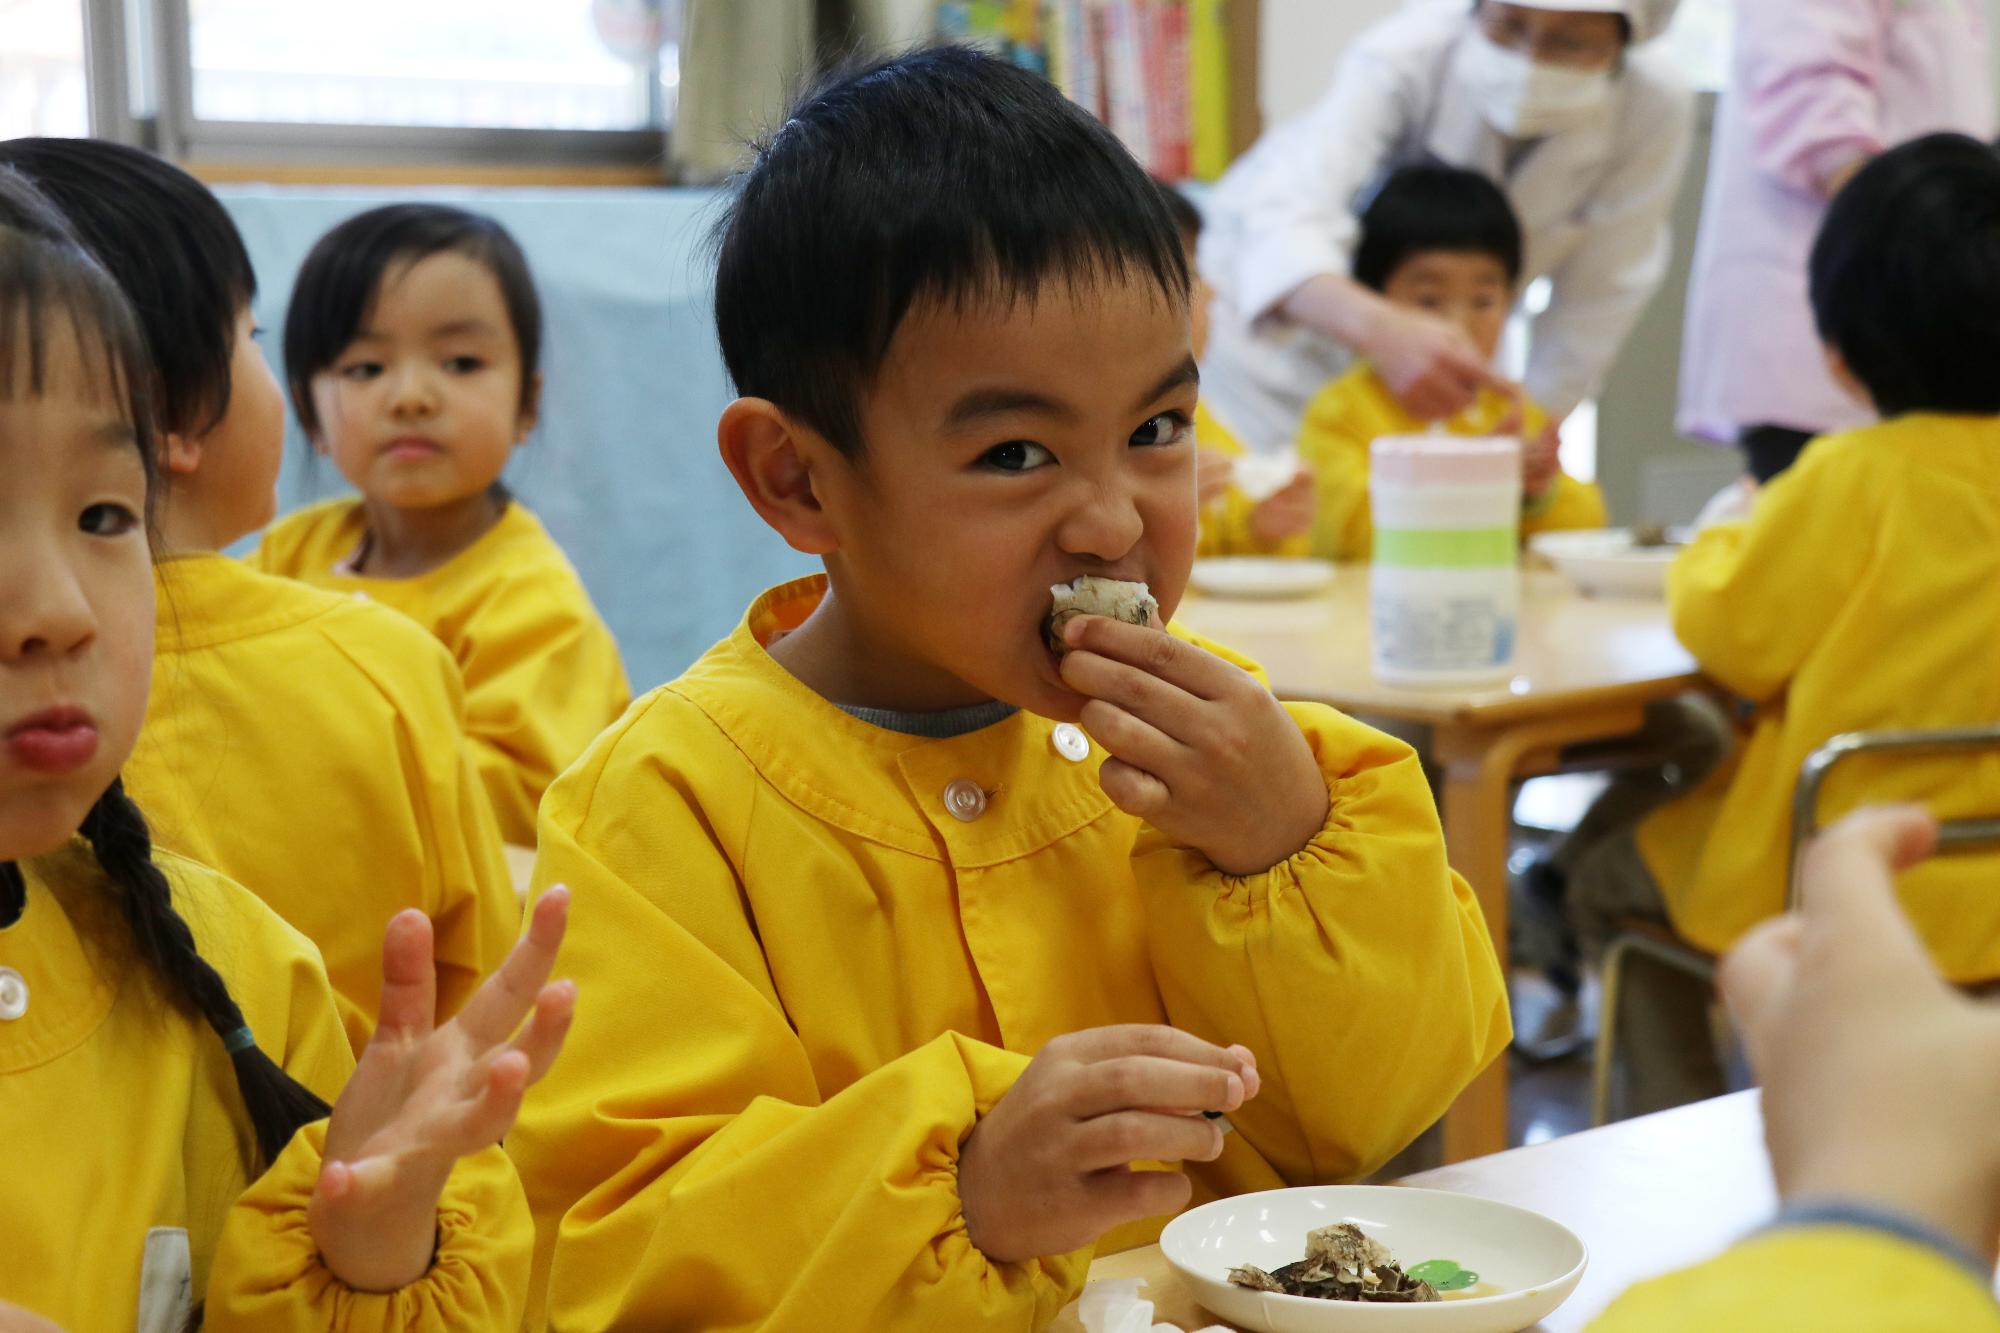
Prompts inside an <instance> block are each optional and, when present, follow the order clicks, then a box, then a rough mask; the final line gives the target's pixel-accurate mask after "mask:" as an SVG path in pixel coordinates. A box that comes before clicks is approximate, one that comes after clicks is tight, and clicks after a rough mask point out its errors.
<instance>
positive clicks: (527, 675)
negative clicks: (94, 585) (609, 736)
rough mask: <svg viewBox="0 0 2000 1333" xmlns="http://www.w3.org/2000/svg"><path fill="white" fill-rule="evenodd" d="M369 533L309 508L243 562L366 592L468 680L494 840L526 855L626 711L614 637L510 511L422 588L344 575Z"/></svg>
mask: <svg viewBox="0 0 2000 1333" xmlns="http://www.w3.org/2000/svg"><path fill="white" fill-rule="evenodd" d="M367 526H368V519H367V514H366V513H365V512H364V511H363V509H362V507H361V503H360V501H358V500H334V501H329V502H328V503H326V504H321V505H315V506H313V507H311V508H309V509H304V510H301V511H300V512H298V513H296V514H292V515H290V516H288V517H286V518H283V519H280V520H279V521H278V522H277V523H275V524H273V525H272V526H271V528H270V530H269V531H267V532H266V533H265V534H264V539H263V542H262V544H261V545H260V546H259V547H258V548H257V552H256V554H255V555H254V556H252V557H251V560H252V562H253V563H254V564H255V565H256V566H257V567H258V568H260V569H263V570H265V571H267V572H269V573H272V574H281V575H284V576H285V577H287V578H294V579H303V580H304V581H305V582H307V583H311V584H315V585H317V586H319V587H322V588H332V589H334V590H335V591H338V592H363V593H366V594H368V596H370V597H372V598H374V599H375V600H376V601H378V602H382V603H385V604H387V605H389V606H393V607H395V608H396V609H397V610H398V611H401V612H403V613H404V614H405V615H408V616H409V617H411V618H412V619H413V620H415V621H416V622H417V623H418V624H419V625H422V626H423V627H424V628H425V629H427V630H429V631H430V632H431V633H432V634H435V635H436V636H437V637H438V638H439V639H440V640H442V641H443V643H444V646H445V647H447V648H449V649H450V650H451V655H452V656H453V657H454V658H456V659H458V666H459V670H460V671H462V672H463V673H464V674H465V711H466V730H467V731H468V732H469V733H470V734H471V737H472V751H473V759H474V761H475V762H476V763H477V764H478V766H479V775H480V779H481V781H483V782H484V783H485V784H486V794H487V796H488V797H489V798H490V799H491V800H492V802H493V812H494V814H495V815H496V816H497V817H498V818H499V821H500V835H501V836H502V837H503V838H505V839H506V840H507V841H508V842H512V843H521V844H526V845H532V844H533V843H534V841H535V807H536V806H537V805H539V804H540V803H541V799H542V793H543V792H544V791H546V790H547V789H548V785H549V783H551V782H553V781H555V776H556V774H558V773H560V772H562V771H563V770H564V769H565V768H568V767H569V766H570V764H571V763H572V762H573V761H574V760H575V759H576V757H577V756H578V755H580V754H582V753H583V749H584V747H585V746H586V745H588V744H590V741H591V738H592V737H594V736H595V735H597V733H598V732H600V731H602V730H603V729H604V728H605V727H607V726H609V725H610V724H611V723H612V722H613V721H614V720H615V719H616V718H617V717H618V715H619V714H620V713H621V712H623V711H624V710H625V705H626V704H627V703H629V702H631V698H632V687H631V686H630V685H629V684H628V683H627V682H626V679H625V667H624V664H623V663H622V662H620V661H619V658H618V644H617V643H616V641H614V640H613V639H612V637H611V630H610V629H609V628H608V627H607V626H606V625H605V623H604V620H603V618H602V617H600V616H599V615H598V614H597V608H596V607H594V606H592V605H591V602H590V594H589V593H587V592H585V591H584V588H583V580H582V579H580V578H578V577H577V574H576V570H575V569H574V568H573V567H572V566H571V565H570V563H569V558H568V557H567V556H565V555H564V554H563V553H562V548H561V547H559V546H557V545H556V544H555V541H554V539H553V538H551V537H550V536H549V534H548V529H546V528H544V527H543V526H542V524H541V520H540V519H538V518H536V517H535V516H534V515H533V514H532V513H530V512H529V511H528V508H527V506H525V505H523V504H522V503H521V502H520V501H518V500H511V501H509V502H508V504H507V507H506V509H504V510H503V511H502V512H501V514H500V521H499V522H497V523H495V524H494V525H493V527H492V528H491V529H489V530H488V531H487V532H486V534H485V535H484V536H482V537H480V539H479V540H478V541H476V542H474V543H473V544H472V545H470V546H468V547H466V548H465V549H464V550H463V551H460V552H459V553H458V554H457V555H455V556H453V557H452V558H451V559H450V560H447V561H446V562H445V563H444V564H442V565H439V566H438V567H437V568H436V569H433V570H431V571H430V572H429V573H427V574H421V575H418V576H417V577H416V578H409V579H388V578H372V577H364V576H361V575H356V574H348V573H344V572H342V571H343V569H344V568H345V563H346V561H347V560H348V558H349V557H351V556H352V555H353V554H354V552H355V550H356V548H358V547H359V546H360V545H361V539H362V536H363V534H364V533H365V532H366V530H367Z"/></svg>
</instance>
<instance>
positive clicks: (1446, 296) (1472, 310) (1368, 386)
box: [1299, 166, 1604, 560]
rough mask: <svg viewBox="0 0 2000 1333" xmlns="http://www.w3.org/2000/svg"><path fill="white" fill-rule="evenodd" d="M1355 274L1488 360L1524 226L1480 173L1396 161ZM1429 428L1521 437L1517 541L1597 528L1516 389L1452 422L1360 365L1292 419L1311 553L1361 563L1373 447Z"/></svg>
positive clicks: (1512, 289) (1533, 410)
mask: <svg viewBox="0 0 2000 1333" xmlns="http://www.w3.org/2000/svg"><path fill="white" fill-rule="evenodd" d="M1354 279H1355V281H1356V282H1359V283H1361V284H1362V285H1363V286H1365V287H1369V288H1372V289H1374V290H1375V291H1378V292H1380V293H1382V295H1383V296H1385V297H1386V298H1388V299H1389V300H1390V301H1393V302H1395V303H1396V304H1397V305H1406V306H1414V307H1416V308H1418V309H1421V310H1427V311H1430V312H1431V313H1432V314H1435V315H1439V316H1441V317H1443V318H1445V319H1448V320H1450V321H1451V322H1452V323H1454V324H1456V325H1458V326H1459V327H1460V328H1461V329H1463V330H1464V331H1465V333H1466V335H1467V336H1468V337H1470V338H1471V339H1472V341H1473V343H1474V344H1475V345H1476V346H1477V347H1478V348H1479V350H1480V351H1481V352H1482V353H1484V354H1485V356H1486V359H1487V360H1488V361H1489V362H1490V361H1492V359H1493V357H1494V354H1495V353H1496V352H1497V351H1498V350H1499V347H1500V336H1501V334H1502V333H1503V332H1505V330H1506V327H1507V316H1508V313H1509V312H1510V311H1511V310H1512V309H1513V308H1514V299H1515V296H1516V294H1517V290H1516V289H1517V288H1518V287H1519V285H1520V280H1521V224H1520V222H1519V220H1518V219H1516V218H1515V216H1514V208H1513V205H1511V204H1509V203H1508V202H1507V196H1506V195H1505V194H1504V193H1503V192H1502V191H1501V189H1500V187H1499V186H1497V185H1495V184H1494V183H1493V182H1492V181H1490V180H1488V179H1487V178H1486V177H1484V176H1482V175H1480V174H1479V173H1478V172H1476V171H1466V170H1462V169H1460V168H1458V167H1446V166H1408V167H1402V168H1400V169H1398V170H1397V171H1395V172H1393V173H1392V174H1391V175H1390V176H1389V177H1388V179H1387V180H1386V181H1384V182H1383V184H1382V188H1381V190H1380V191H1379V192H1378V193H1377V194H1376V196H1375V199H1374V202H1372V203H1371V204H1369V206H1368V208H1367V210H1366V211H1365V212H1364V213H1363V214H1362V215H1361V241H1360V244H1359V245H1358V246H1357V247H1356V248H1355V251H1354ZM1510 387H1511V386H1510ZM1435 429H1442V430H1446V431H1449V432H1450V433H1451V434H1453V435H1468V436H1471V435H1519V436H1520V437H1521V442H1522V448H1523V458H1522V462H1523V470H1522V478H1523V488H1522V496H1521V533H1522V535H1523V536H1524V537H1525V536H1527V535H1529V534H1532V533H1536V532H1553V531H1557V530H1559V529H1564V528H1601V527H1603V526H1604V496H1603V494H1602V493H1601V492H1599V490H1598V489H1597V487H1596V486H1594V485H1592V484H1590V483H1588V482H1583V481H1578V480H1577V479H1576V478H1574V477H1572V476H1570V475H1568V474H1567V473H1565V472H1564V471H1562V468H1561V466H1560V464H1559V463H1558V462H1557V460H1556V440H1555V432H1554V431H1553V430H1552V429H1550V425H1549V421H1548V417H1547V416H1546V415H1545V414H1544V413H1543V411H1542V410H1541V408H1539V407H1537V406H1535V404H1533V403H1531V402H1529V401H1528V400H1527V399H1526V398H1524V397H1522V396H1521V394H1520V391H1519V390H1518V389H1515V390H1512V392H1511V393H1507V392H1502V391H1501V389H1500V388H1499V387H1492V386H1489V387H1488V388H1486V389H1483V390H1481V392H1480V395H1479V399H1478V401H1477V402H1475V403H1474V404H1473V405H1472V406H1471V407H1470V408H1468V409H1466V410H1465V411H1464V412H1462V413H1460V414H1459V415H1458V416H1456V417H1453V418H1451V419H1450V420H1449V421H1444V422H1437V423H1432V422H1425V421H1419V420H1418V419H1417V418H1415V417H1413V416H1411V415H1410V414H1409V413H1408V412H1407V411H1405V410H1404V409H1403V407H1402V406H1401V405H1400V404H1399V403H1397V401H1396V399H1395V396H1394V395H1393V394H1391V393H1390V392H1389V386H1388V385H1387V384H1385V383H1383V381H1382V377H1381V375H1379V374H1378V373H1377V372H1376V371H1375V368H1374V367H1373V366H1371V365H1369V364H1368V363H1367V362H1362V363H1361V364H1359V365H1357V366H1355V367H1354V368H1353V369H1352V370H1350V371H1348V372H1347V373H1346V374H1345V375H1342V376H1341V377H1340V378H1339V379H1337V380H1334V381H1333V382H1332V383H1330V384H1328V385H1327V386H1326V387H1325V388H1323V389H1321V390H1320V391H1319V393H1318V394H1317V395H1315V396H1314V398H1313V399H1312V401H1311V402H1310V403H1308V404H1307V406H1306V412H1305V417H1304V419H1303V420H1302V421H1301V422H1300V423H1299V454H1300V456H1301V457H1303V458H1304V460H1305V463H1306V466H1307V467H1309V468H1310V469H1311V470H1312V472H1313V475H1314V476H1315V477H1316V478H1317V480H1318V488H1319V506H1318V512H1317V515H1316V517H1315V519H1314V522H1313V535H1312V553H1313V554H1314V555H1317V556H1320V557H1323V558H1324V559H1328V560H1366V559H1368V557H1369V555H1370V554H1371V553H1372V552H1373V550H1374V546H1375V526H1374V521H1373V518H1372V517H1371V515H1370V512H1369V506H1368V447H1369V445H1370V444H1372V443H1373V442H1374V441H1375V440H1376V439H1378V438H1380V437H1382V436H1384V435H1421V434H1423V433H1425V432H1426V431H1429V430H1435Z"/></svg>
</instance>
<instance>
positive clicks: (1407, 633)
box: [1369, 565, 1520, 682]
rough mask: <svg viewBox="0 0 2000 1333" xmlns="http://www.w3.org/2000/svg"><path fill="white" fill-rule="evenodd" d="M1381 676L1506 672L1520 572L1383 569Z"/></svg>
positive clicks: (1376, 631) (1376, 594) (1376, 621)
mask: <svg viewBox="0 0 2000 1333" xmlns="http://www.w3.org/2000/svg"><path fill="white" fill-rule="evenodd" d="M1369 602H1370V607H1369V621H1370V625H1369V628H1370V630H1371V633H1372V637H1373V646H1374V659H1375V671H1376V674H1377V675H1378V676H1380V677H1382V678H1383V679H1385V680H1397V679H1404V680H1411V679H1416V680H1422V679H1424V678H1432V679H1436V680H1438V681H1440V682H1444V681H1452V680H1457V679H1461V678H1477V677H1480V676H1487V675H1504V674H1506V673H1507V671H1508V670H1509V668H1510V667H1511V666H1512V664H1513V661H1514V635H1515V625H1516V617H1517V613H1518V609H1519V604H1520V582H1519V575H1518V574H1517V573H1516V571H1515V570H1513V569H1512V568H1508V569H1505V570H1493V571H1488V570H1399V569H1395V568H1393V567H1390V568H1385V567H1383V566H1379V565H1378V566H1377V567H1376V569H1375V572H1374V579H1373V591H1372V595H1371V597H1370V599H1369Z"/></svg>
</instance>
